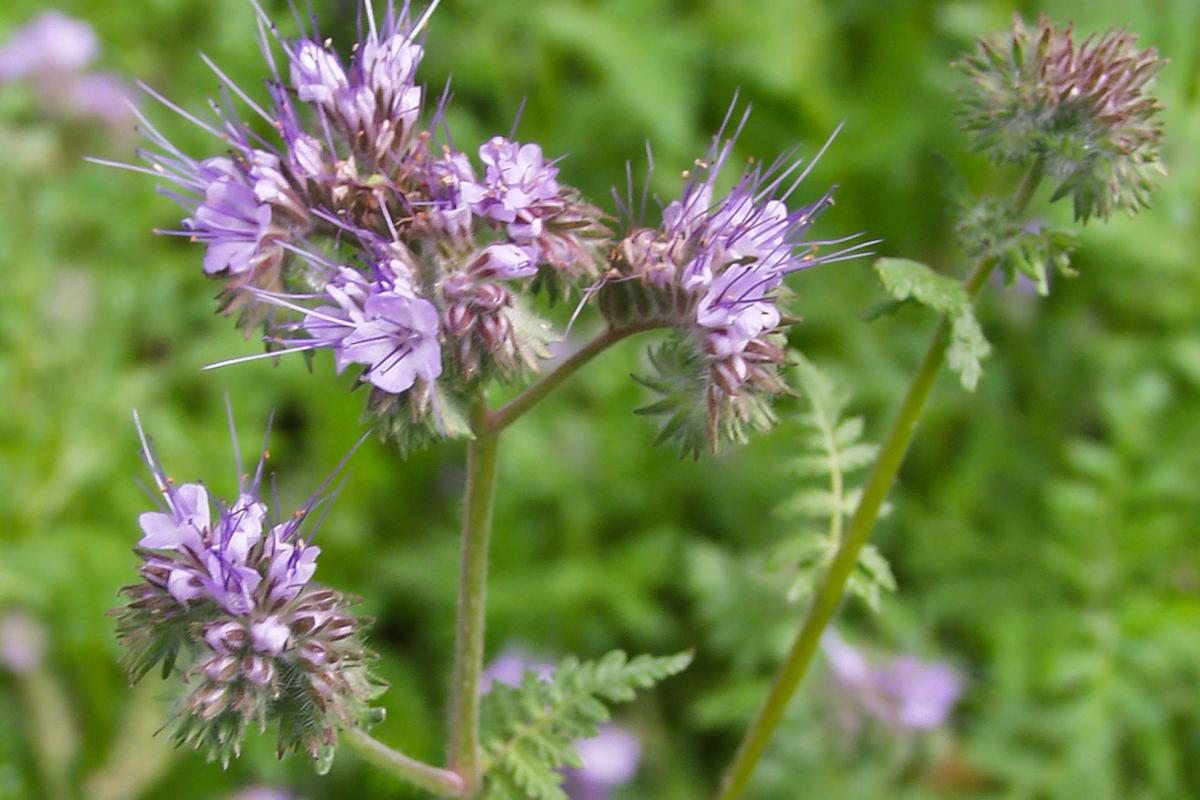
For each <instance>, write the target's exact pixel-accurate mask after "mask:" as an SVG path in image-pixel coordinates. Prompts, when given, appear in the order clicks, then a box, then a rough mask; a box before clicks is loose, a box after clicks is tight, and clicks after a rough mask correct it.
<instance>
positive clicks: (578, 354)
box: [489, 324, 660, 432]
mask: <svg viewBox="0 0 1200 800" xmlns="http://www.w3.org/2000/svg"><path fill="white" fill-rule="evenodd" d="M657 327H660V326H659V325H649V324H647V325H631V326H629V327H626V328H605V329H604V330H603V331H601V332H600V333H599V334H597V335H596V336H595V338H593V339H592V340H591V341H589V342H588V343H587V344H585V345H584V346H583V347H581V348H579V349H578V350H576V351H575V352H574V353H572V354H571V355H570V356H568V357H567V358H565V359H563V361H561V362H560V363H559V364H558V366H556V367H555V368H554V369H553V370H551V371H550V372H548V373H546V374H545V375H543V376H542V377H541V378H540V379H539V380H538V381H537V382H536V383H533V384H531V385H530V386H529V387H527V388H526V389H525V391H523V392H521V393H520V394H519V395H517V396H516V397H515V398H513V399H512V400H511V401H509V402H508V403H507V404H505V405H504V406H502V407H501V408H498V409H496V410H495V411H493V412H492V413H491V415H490V418H489V423H490V425H491V428H492V430H494V431H496V432H499V431H502V430H504V429H505V428H507V427H508V426H509V425H511V424H512V423H513V422H515V421H516V420H517V418H518V417H520V416H521V415H522V414H524V413H525V412H526V411H528V410H529V409H531V408H533V406H535V405H536V404H537V403H538V402H539V401H540V400H541V399H542V398H544V397H545V396H546V395H548V394H550V392H552V391H554V389H556V388H557V387H558V385H559V384H561V383H562V382H563V381H565V380H566V379H567V378H569V377H571V376H572V375H574V374H575V372H576V371H577V370H578V369H579V368H580V367H582V366H583V365H584V364H586V363H587V362H589V361H591V360H592V359H593V358H595V357H596V356H598V355H599V354H600V353H602V352H604V351H605V350H607V349H608V348H609V347H611V346H612V345H614V344H616V343H617V342H619V341H621V340H622V339H624V338H626V337H629V336H632V335H633V334H635V333H640V332H641V331H648V330H652V329H653V328H657Z"/></svg>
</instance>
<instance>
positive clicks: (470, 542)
mask: <svg viewBox="0 0 1200 800" xmlns="http://www.w3.org/2000/svg"><path fill="white" fill-rule="evenodd" d="M471 428H472V430H473V431H474V433H475V438H474V439H473V440H472V441H471V443H470V444H469V445H468V446H467V485H466V492H465V501H464V508H463V527H462V555H461V558H460V562H459V583H458V627H457V631H456V636H455V644H454V679H453V680H454V683H453V687H452V692H453V695H452V699H451V708H450V768H451V769H452V770H454V772H456V773H457V774H458V775H459V776H460V777H461V778H462V780H463V784H464V788H463V792H462V796H463V797H474V796H476V794H477V793H478V792H479V789H480V786H481V784H482V780H483V778H482V774H481V764H482V759H481V755H480V749H479V679H480V676H481V675H482V673H483V632H484V621H485V619H484V618H485V607H486V595H487V566H488V540H489V538H490V537H491V532H492V501H493V499H494V498H495V496H496V449H497V444H498V439H499V435H500V432H499V429H497V428H496V427H494V426H493V425H491V424H489V420H488V412H487V405H486V401H485V400H484V398H482V397H480V398H479V400H478V401H477V402H476V403H475V406H474V407H473V408H472V410H471Z"/></svg>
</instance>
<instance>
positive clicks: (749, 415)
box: [600, 117, 873, 454]
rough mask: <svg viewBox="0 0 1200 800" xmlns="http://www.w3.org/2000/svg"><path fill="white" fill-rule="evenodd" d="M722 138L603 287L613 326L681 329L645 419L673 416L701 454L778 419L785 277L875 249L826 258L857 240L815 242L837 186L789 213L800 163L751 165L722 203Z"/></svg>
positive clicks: (622, 252) (630, 245)
mask: <svg viewBox="0 0 1200 800" xmlns="http://www.w3.org/2000/svg"><path fill="white" fill-rule="evenodd" d="M742 122H743V124H744V122H745V117H743V120H742ZM739 130H740V128H739ZM723 131H724V126H723V127H722V133H723ZM722 133H718V135H717V136H716V137H714V139H713V146H712V149H711V150H710V152H709V155H708V157H707V158H706V159H704V160H702V161H697V162H696V163H697V167H698V169H697V171H696V172H695V173H690V172H689V173H686V174H685V177H686V180H687V182H686V183H685V186H684V190H683V194H682V196H681V197H680V199H678V200H675V201H673V202H672V203H670V204H669V205H668V206H667V207H666V208H665V209H664V210H663V222H662V225H661V227H659V228H657V229H653V228H647V227H644V226H642V225H638V224H634V225H632V226H631V229H630V230H629V232H628V233H627V235H626V236H625V238H624V239H623V240H622V241H620V242H619V243H618V244H617V245H616V247H614V248H613V250H612V253H611V255H610V269H609V272H608V273H607V274H606V275H605V277H604V279H603V281H602V284H601V290H600V307H601V310H602V311H604V313H605V315H606V316H607V317H608V319H609V321H610V323H611V324H612V325H614V326H615V327H618V328H620V327H624V326H637V327H667V328H671V329H673V330H674V331H676V333H677V336H676V337H675V338H673V339H671V340H669V341H668V342H667V343H666V344H664V345H663V346H662V347H660V348H658V349H657V350H656V351H655V352H653V353H652V354H651V361H652V363H653V364H654V366H655V369H656V371H657V372H658V375H657V376H656V377H654V378H650V379H647V380H646V381H645V383H647V385H649V386H650V387H651V388H653V389H654V390H655V391H657V392H659V393H660V394H662V395H663V399H662V401H661V402H659V403H657V404H656V405H655V406H652V407H650V408H649V409H647V410H646V411H647V412H649V413H664V414H667V415H669V420H668V422H667V426H666V428H665V429H664V435H665V437H666V438H674V439H677V440H678V441H679V442H680V443H681V445H682V448H683V450H684V451H685V452H688V451H691V452H693V453H696V454H698V453H699V451H700V450H701V449H704V447H705V446H708V447H711V448H713V449H715V448H716V445H717V442H718V440H719V439H720V438H732V439H735V440H741V439H743V438H744V436H745V430H746V429H747V428H764V427H767V426H769V425H770V424H772V423H773V421H774V416H773V414H772V412H771V410H770V407H769V404H768V403H767V402H766V401H767V399H768V398H769V397H770V396H771V395H774V394H777V393H779V392H782V391H784V390H785V388H786V386H785V384H784V383H783V381H782V379H781V378H780V377H779V374H778V368H779V366H780V364H782V362H783V360H784V344H785V343H784V339H783V336H782V327H781V325H782V322H783V319H784V315H783V313H782V312H781V310H780V308H779V297H780V293H781V291H782V290H783V280H784V278H785V277H786V276H787V275H789V274H791V273H793V272H796V271H799V270H801V269H807V268H808V267H812V266H816V265H818V264H828V263H832V262H836V261H841V260H844V259H847V258H856V257H859V256H862V255H865V254H866V253H865V252H864V251H863V248H865V247H867V246H869V245H870V244H873V242H858V243H856V244H853V245H851V246H848V247H845V248H842V249H836V248H835V249H833V250H830V251H829V252H820V250H821V248H823V247H826V246H828V245H838V244H843V243H845V242H847V241H850V240H852V239H854V238H856V237H847V238H844V239H836V240H824V241H820V240H813V239H809V238H807V234H808V230H809V228H810V227H811V226H812V224H813V222H814V221H815V219H816V218H817V217H818V216H819V215H820V214H821V212H822V211H824V210H825V209H826V208H828V207H829V206H830V205H832V203H833V200H832V190H830V191H828V192H826V193H825V194H824V195H823V196H821V197H820V198H819V199H818V200H817V201H816V202H814V203H811V204H808V205H800V206H797V207H795V208H793V209H789V208H788V206H787V201H788V200H789V199H790V198H791V195H792V194H793V193H794V191H795V190H796V188H797V187H798V186H799V184H800V182H801V181H802V180H803V178H804V177H805V176H806V175H807V174H808V170H805V171H804V172H802V173H801V174H799V175H795V173H796V172H797V170H798V169H799V166H800V163H799V162H798V161H796V162H789V161H788V160H787V159H780V160H779V161H777V162H776V163H775V164H774V165H772V166H770V167H769V168H766V169H763V168H762V167H760V166H754V167H751V168H748V169H747V170H746V171H745V172H744V173H743V174H742V177H741V178H740V179H739V180H738V182H737V183H736V184H735V185H734V187H733V188H732V189H731V190H730V191H729V192H728V193H727V194H725V195H724V196H723V197H720V198H718V199H714V195H715V188H714V187H715V183H716V180H717V177H718V174H719V173H720V171H721V169H722V168H723V167H724V165H725V164H726V162H727V161H728V160H729V157H730V155H731V153H732V149H733V143H734V140H735V139H736V133H735V135H734V136H733V137H732V138H730V139H729V140H727V141H724V142H722V141H721V139H722ZM818 157H819V154H818ZM809 169H811V166H810V167H809ZM632 206H633V201H632V198H630V200H629V208H630V209H631V208H632Z"/></svg>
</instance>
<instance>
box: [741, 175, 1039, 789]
mask: <svg viewBox="0 0 1200 800" xmlns="http://www.w3.org/2000/svg"><path fill="white" fill-rule="evenodd" d="M1041 177H1042V165H1041V164H1040V163H1038V164H1035V165H1034V166H1033V167H1032V168H1031V169H1030V170H1029V172H1028V173H1026V175H1025V177H1024V179H1022V181H1021V184H1020V186H1019V187H1018V188H1017V191H1016V194H1015V195H1014V197H1013V201H1012V205H1013V209H1014V215H1016V216H1019V215H1021V214H1023V213H1024V211H1025V208H1026V206H1028V205H1029V201H1030V199H1032V197H1033V194H1034V192H1035V191H1036V190H1037V186H1038V183H1040V181H1041ZM996 264H997V262H996V260H995V259H994V258H988V259H984V260H983V261H980V262H979V263H978V264H976V265H975V267H974V269H972V270H971V273H970V275H968V276H967V279H966V280H965V281H964V283H963V287H964V288H965V289H966V291H967V294H968V295H969V296H970V297H972V298H974V297H975V296H976V295H977V294H979V290H980V289H982V288H983V285H984V284H985V283H986V282H987V279H988V278H989V277H990V276H991V274H992V271H993V270H995V268H996ZM949 344H950V323H949V320H947V319H943V320H942V322H941V323H940V324H939V325H938V329H937V332H936V333H935V334H934V336H933V341H932V342H931V343H930V345H929V349H928V350H927V351H926V353H925V357H924V358H923V359H921V364H920V366H919V367H918V368H917V374H916V376H915V377H914V378H913V382H912V384H911V385H910V386H909V388H908V393H907V394H906V395H905V397H904V403H903V404H902V405H901V406H900V411H899V413H897V415H896V419H895V421H894V422H893V423H892V428H891V430H890V431H889V432H888V435H887V437H886V438H885V439H884V442H883V446H882V447H881V448H880V451H879V457H878V460H876V462H875V466H874V467H873V468H872V469H871V474H870V476H869V477H868V478H867V484H866V486H865V487H864V488H863V493H862V497H861V498H860V499H859V501H858V507H857V508H855V510H854V515H853V516H852V517H851V518H850V522H849V523H848V524H847V526H846V530H845V538H844V539H843V540H842V544H841V546H840V547H839V548H838V551H837V553H836V554H835V555H834V558H833V561H832V563H831V564H830V565H829V572H828V573H826V575H825V578H824V580H822V582H821V585H820V586H819V587H818V588H817V592H816V595H815V596H814V597H813V601H812V605H811V606H810V607H809V609H808V614H807V615H806V616H805V618H804V624H803V625H802V626H801V628H800V633H799V634H798V635H797V636H796V640H795V642H793V644H792V648H791V650H790V651H789V652H788V654H787V658H786V659H785V660H784V662H783V665H782V666H781V667H780V669H779V672H778V673H777V674H776V676H775V682H774V683H773V684H772V686H771V691H770V692H769V693H768V695H767V699H766V700H765V701H764V703H763V705H762V708H761V709H759V712H758V716H757V717H755V719H754V722H753V723H751V725H750V728H749V729H748V730H747V731H746V735H745V737H744V738H743V739H742V743H741V746H740V747H739V748H738V752H737V755H736V756H734V760H733V763H731V764H730V765H729V769H728V770H727V771H726V773H725V776H724V778H723V779H722V781H721V787H720V790H719V791H718V793H717V800H736V798H739V797H741V796H742V793H743V792H744V791H745V789H746V785H747V784H748V783H749V781H750V776H751V775H753V774H754V768H755V767H756V766H757V765H758V761H759V759H760V758H761V757H762V754H763V751H764V750H765V749H766V747H767V742H769V741H770V739H771V735H772V734H773V733H774V732H775V728H776V727H778V725H779V722H780V720H781V719H782V718H783V714H784V712H785V711H786V710H787V705H788V702H789V701H790V700H791V698H792V695H793V694H794V693H795V691H796V687H797V686H799V685H800V679H801V678H803V677H804V673H805V671H806V670H807V669H808V665H809V664H810V663H811V662H812V659H813V655H814V654H815V653H816V650H817V646H818V645H819V644H820V641H821V634H822V632H823V631H824V630H825V626H826V625H828V624H829V620H830V619H832V618H833V615H834V612H835V611H837V608H838V605H839V604H840V603H841V600H842V595H843V594H845V591H846V582H847V581H848V580H849V579H850V576H851V574H852V573H853V572H854V568H855V566H856V565H857V564H858V555H859V552H860V551H861V550H862V548H863V545H864V544H866V541H867V538H868V537H869V536H870V535H871V530H872V528H874V527H875V520H876V519H877V518H878V516H879V509H880V507H881V506H882V505H883V501H884V498H885V497H887V493H888V490H889V489H891V486H892V483H893V482H894V481H895V480H896V474H897V473H898V472H899V471H900V464H901V463H902V462H903V461H904V456H905V454H906V453H907V452H908V447H909V445H910V444H911V443H912V440H913V434H914V433H915V432H916V428H917V422H918V421H920V419H921V413H922V412H923V411H924V410H925V402H926V401H927V400H928V399H929V394H930V392H931V391H932V390H933V384H934V381H935V380H936V379H937V376H938V373H939V372H941V369H942V364H943V363H944V362H945V360H946V349H947V347H948V346H949Z"/></svg>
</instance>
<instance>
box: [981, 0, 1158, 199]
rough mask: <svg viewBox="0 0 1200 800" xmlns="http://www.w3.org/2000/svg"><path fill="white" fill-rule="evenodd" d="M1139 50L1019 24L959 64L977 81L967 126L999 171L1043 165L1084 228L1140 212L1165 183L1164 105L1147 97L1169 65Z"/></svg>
mask: <svg viewBox="0 0 1200 800" xmlns="http://www.w3.org/2000/svg"><path fill="white" fill-rule="evenodd" d="M1135 42H1136V37H1135V36H1134V35H1133V34H1130V33H1128V32H1126V31H1112V30H1110V31H1108V32H1106V33H1104V34H1103V35H1100V36H1092V37H1089V38H1087V39H1086V40H1084V41H1082V42H1079V43H1077V42H1076V41H1075V35H1074V30H1073V28H1072V26H1070V25H1068V26H1067V27H1066V28H1065V29H1064V28H1059V27H1057V26H1056V25H1053V24H1051V23H1050V21H1049V20H1047V19H1046V18H1045V17H1042V18H1041V19H1040V20H1039V21H1038V24H1037V25H1036V26H1035V27H1029V26H1026V25H1025V23H1024V22H1022V21H1021V19H1020V18H1019V17H1017V18H1015V19H1014V21H1013V28H1012V30H1011V31H1010V32H1007V33H1003V34H999V35H997V36H994V37H992V38H987V39H981V40H980V41H979V46H978V48H977V49H976V51H975V52H974V53H972V54H971V55H969V56H967V57H966V58H964V59H963V60H962V61H961V62H959V64H958V66H959V67H960V68H961V69H962V70H963V71H964V72H965V73H966V75H967V76H968V78H970V81H971V83H970V86H969V89H968V91H967V92H966V95H965V97H964V100H965V111H964V113H963V125H964V127H965V128H966V130H967V131H968V132H970V133H972V134H973V135H974V137H975V142H976V145H977V147H978V148H979V149H980V150H982V151H985V152H987V153H988V154H989V155H991V156H992V158H993V159H995V160H996V161H1000V162H1016V163H1020V164H1024V165H1026V166H1029V165H1033V164H1035V163H1041V164H1042V166H1043V169H1044V171H1045V173H1046V174H1047V175H1048V176H1049V177H1051V178H1052V179H1054V180H1056V181H1057V182H1058V188H1057V192H1056V198H1059V197H1068V196H1069V197H1071V199H1072V202H1073V203H1074V207H1075V216H1076V218H1078V219H1081V220H1084V221H1086V220H1087V219H1088V218H1089V217H1090V216H1092V215H1093V214H1095V215H1098V216H1100V217H1102V218H1103V217H1107V216H1108V215H1109V213H1110V212H1111V211H1112V210H1113V209H1125V210H1128V211H1131V212H1132V211H1136V210H1138V209H1139V208H1142V207H1144V206H1146V205H1147V204H1148V202H1149V195H1150V191H1151V190H1152V189H1153V186H1154V180H1155V178H1156V177H1157V176H1158V175H1161V174H1164V171H1163V168H1162V165H1161V163H1160V161H1159V142H1160V140H1161V138H1162V122H1161V119H1160V118H1159V112H1160V111H1161V110H1162V105H1161V104H1160V103H1159V101H1158V100H1157V99H1156V98H1155V97H1154V96H1153V95H1152V94H1150V93H1149V91H1148V87H1149V84H1150V83H1151V81H1152V80H1153V78H1154V76H1155V75H1156V74H1157V73H1158V71H1159V70H1160V69H1162V67H1163V65H1164V64H1165V63H1166V62H1165V61H1163V60H1162V59H1161V58H1160V57H1159V55H1158V53H1157V51H1155V50H1153V49H1149V50H1138V49H1136V48H1135V47H1134V44H1135Z"/></svg>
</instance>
